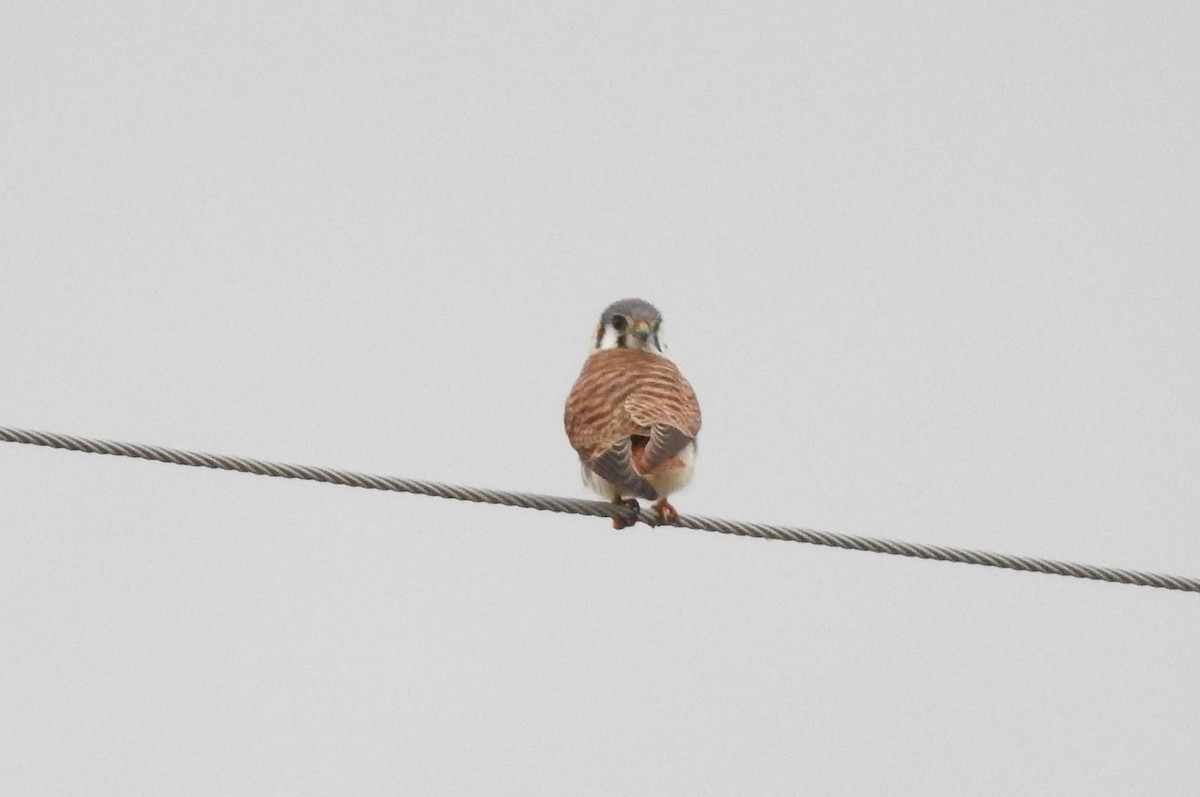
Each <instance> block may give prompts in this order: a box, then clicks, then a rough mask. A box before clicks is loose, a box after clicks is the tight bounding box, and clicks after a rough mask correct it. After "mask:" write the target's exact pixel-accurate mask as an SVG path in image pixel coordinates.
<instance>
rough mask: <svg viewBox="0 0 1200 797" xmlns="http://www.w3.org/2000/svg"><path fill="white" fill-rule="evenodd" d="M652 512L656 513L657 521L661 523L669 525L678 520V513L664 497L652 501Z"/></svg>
mask: <svg viewBox="0 0 1200 797" xmlns="http://www.w3.org/2000/svg"><path fill="white" fill-rule="evenodd" d="M654 513H655V514H656V515H658V522H659V523H661V524H664V525H671V524H673V523H677V522H679V513H678V512H676V511H675V507H673V506H671V505H670V504H669V503H668V502H667V499H665V498H660V499H658V500H657V501H655V502H654Z"/></svg>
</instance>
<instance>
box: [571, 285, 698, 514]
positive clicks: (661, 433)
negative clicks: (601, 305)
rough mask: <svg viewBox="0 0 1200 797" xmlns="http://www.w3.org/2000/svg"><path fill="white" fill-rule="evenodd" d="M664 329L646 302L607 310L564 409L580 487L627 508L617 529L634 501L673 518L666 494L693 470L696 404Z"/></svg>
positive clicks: (614, 305)
mask: <svg viewBox="0 0 1200 797" xmlns="http://www.w3.org/2000/svg"><path fill="white" fill-rule="evenodd" d="M661 330H662V314H661V313H659V312H658V310H657V309H656V308H655V307H654V305H652V304H650V303H649V302H647V301H645V300H643V299H621V300H619V301H616V302H613V303H612V304H610V305H609V306H608V307H606V308H605V309H604V312H603V313H601V314H600V323H599V324H598V325H597V326H596V330H595V333H594V335H593V338H592V351H591V352H590V353H589V354H588V357H587V359H586V360H585V361H584V363H583V369H582V370H581V371H580V373H579V378H578V379H576V380H575V384H574V385H573V386H572V388H571V392H570V394H569V395H568V396H567V402H566V407H565V409H564V412H563V425H564V427H565V428H566V432H567V439H568V440H569V441H570V443H571V446H572V447H573V448H574V449H575V452H576V453H577V454H578V455H579V460H580V463H581V465H582V468H583V481H584V484H586V485H587V486H588V487H589V488H591V489H592V490H594V491H595V492H597V493H599V494H600V495H602V496H604V497H605V498H607V499H608V500H610V501H612V502H613V503H614V504H617V505H619V506H623V507H625V508H626V509H627V510H629V511H628V512H626V513H624V514H623V516H620V517H614V518H613V528H615V529H623V528H627V527H629V526H632V525H634V524H635V523H637V518H638V514H639V513H640V511H641V505H640V504H639V503H638V499H639V498H644V499H646V500H648V501H653V502H654V504H653V508H654V512H655V515H656V516H657V518H658V521H659V523H674V522H676V521H678V519H679V513H678V512H677V511H676V510H675V507H673V506H671V504H670V502H669V501H668V500H667V496H669V495H670V494H672V493H675V492H678V491H679V490H681V489H682V488H683V487H684V486H685V485H686V484H687V483H688V482H689V481H690V480H691V478H692V473H693V471H694V469H695V464H696V436H697V434H699V432H700V404H699V402H698V401H697V400H696V393H695V391H694V390H693V389H692V386H691V384H689V383H688V381H687V380H686V379H684V378H683V374H681V373H680V372H679V369H678V368H677V367H676V366H675V363H673V362H671V360H669V359H668V358H667V356H666V354H664V353H663V345H662V342H661V339H660V333H661Z"/></svg>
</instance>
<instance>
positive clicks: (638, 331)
mask: <svg viewBox="0 0 1200 797" xmlns="http://www.w3.org/2000/svg"><path fill="white" fill-rule="evenodd" d="M629 331H630V332H632V333H633V336H634V337H635V338H637V339H638V340H640V341H641V342H642V343H645V342H646V341H647V340H649V339H650V322H649V321H634V322H633V325H632V326H631V327H630V328H629Z"/></svg>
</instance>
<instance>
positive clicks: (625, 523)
mask: <svg viewBox="0 0 1200 797" xmlns="http://www.w3.org/2000/svg"><path fill="white" fill-rule="evenodd" d="M613 503H614V504H616V505H617V506H619V507H624V508H625V509H627V510H628V514H627V515H625V516H623V517H622V516H620V515H618V516H617V517H614V518H613V519H612V523H613V528H614V529H617V530H620V529H627V528H629V527H630V526H636V525H637V522H638V515H640V514H641V513H642V506H641V504H639V503H638V502H637V499H636V498H625V499H621V498H617V499H615V500H614V501H613Z"/></svg>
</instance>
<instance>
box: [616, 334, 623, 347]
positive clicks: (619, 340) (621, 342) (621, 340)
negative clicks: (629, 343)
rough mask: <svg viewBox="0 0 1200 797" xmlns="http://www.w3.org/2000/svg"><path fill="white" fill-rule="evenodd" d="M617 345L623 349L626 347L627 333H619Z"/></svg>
mask: <svg viewBox="0 0 1200 797" xmlns="http://www.w3.org/2000/svg"><path fill="white" fill-rule="evenodd" d="M617 345H618V346H619V347H621V348H622V349H623V348H625V335H617Z"/></svg>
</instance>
